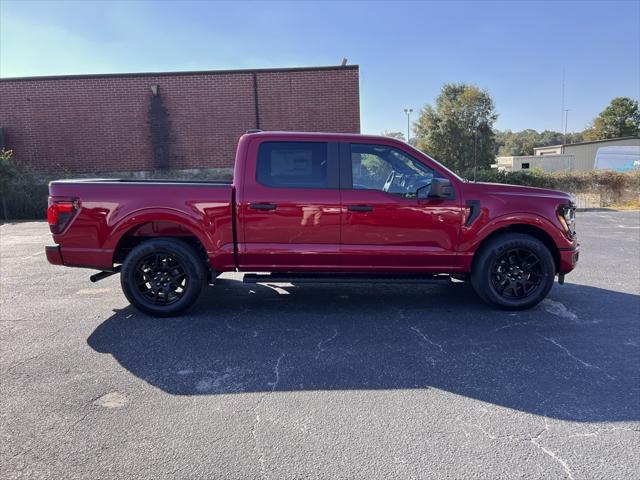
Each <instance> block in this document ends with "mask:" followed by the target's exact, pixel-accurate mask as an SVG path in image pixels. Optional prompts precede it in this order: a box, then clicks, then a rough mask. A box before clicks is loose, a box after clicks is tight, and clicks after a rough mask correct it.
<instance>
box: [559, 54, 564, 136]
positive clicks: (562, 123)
mask: <svg viewBox="0 0 640 480" xmlns="http://www.w3.org/2000/svg"><path fill="white" fill-rule="evenodd" d="M563 125H564V67H562V107H561V108H560V129H562V127H563Z"/></svg>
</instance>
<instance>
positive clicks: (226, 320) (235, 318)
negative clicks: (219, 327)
mask: <svg viewBox="0 0 640 480" xmlns="http://www.w3.org/2000/svg"><path fill="white" fill-rule="evenodd" d="M245 313H247V310H242V311H240V312H238V313H237V314H235V315H234V316H233V317H232V318H231V319H228V318H225V319H224V323H225V325H226V326H227V329H228V330H230V331H232V332H239V333H251V334H252V335H253V336H254V337H257V336H258V331H257V330H251V329H247V328H238V327H234V326H233V325H231V322H235V321H236V320H238V319H239V318H240V317H241V316H242V315H243V314H245Z"/></svg>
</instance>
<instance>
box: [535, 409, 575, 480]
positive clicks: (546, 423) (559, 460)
mask: <svg viewBox="0 0 640 480" xmlns="http://www.w3.org/2000/svg"><path fill="white" fill-rule="evenodd" d="M543 418H544V428H543V429H542V430H540V432H538V433H537V434H536V435H534V436H533V437H531V438H530V439H529V441H530V442H531V443H533V444H534V445H535V446H536V448H537V449H538V450H541V451H542V452H544V453H545V454H546V455H547V456H549V457H551V458H552V459H554V460H555V461H556V462H557V463H559V464H560V465H562V468H563V469H564V472H565V473H566V474H567V478H568V479H569V480H574V477H573V473H572V472H571V469H570V468H569V464H568V463H567V461H566V460H565V459H564V458H562V457H561V456H560V455H558V454H557V453H556V452H554V451H553V450H551V449H550V448H547V447H545V446H544V445H542V444H541V443H540V437H541V436H542V435H544V434H545V433H547V432H548V431H549V421H548V419H547V417H546V416H545V417H543Z"/></svg>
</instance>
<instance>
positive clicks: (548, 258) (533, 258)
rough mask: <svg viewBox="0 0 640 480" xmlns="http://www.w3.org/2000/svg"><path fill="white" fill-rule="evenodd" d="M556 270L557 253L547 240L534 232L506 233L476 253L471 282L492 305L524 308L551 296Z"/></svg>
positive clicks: (515, 308)
mask: <svg viewBox="0 0 640 480" xmlns="http://www.w3.org/2000/svg"><path fill="white" fill-rule="evenodd" d="M555 273H556V268H555V262H554V260H553V256H552V255H551V252H550V251H549V249H548V248H547V247H546V245H545V244H544V243H542V242H541V241H540V240H538V239H537V238H535V237H532V236H530V235H525V234H521V233H505V234H502V235H499V236H497V237H495V238H492V239H491V240H490V241H489V242H488V243H487V244H486V245H483V246H482V247H481V248H480V250H479V251H478V252H477V253H476V256H475V258H474V261H473V267H472V269H471V284H472V285H473V289H474V290H475V291H476V293H477V294H478V296H479V297H480V298H482V300H484V301H485V302H487V303H488V304H490V305H494V306H496V307H499V308H502V309H505V310H524V309H527V308H531V307H533V306H534V305H537V304H538V303H539V302H540V301H541V300H542V299H544V298H545V297H546V296H547V294H548V293H549V291H550V290H551V287H553V282H554V279H555Z"/></svg>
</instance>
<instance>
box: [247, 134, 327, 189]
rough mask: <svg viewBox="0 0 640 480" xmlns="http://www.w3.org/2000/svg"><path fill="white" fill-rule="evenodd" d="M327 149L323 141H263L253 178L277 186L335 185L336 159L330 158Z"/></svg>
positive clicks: (310, 186) (264, 183)
mask: <svg viewBox="0 0 640 480" xmlns="http://www.w3.org/2000/svg"><path fill="white" fill-rule="evenodd" d="M327 151H328V148H327V143H326V142H264V143H262V144H261V145H260V149H259V151H258V163H257V181H258V183H261V184H262V185H265V186H268V187H277V188H335V182H334V181H332V178H333V177H334V171H335V169H336V167H337V158H336V159H334V160H335V162H334V161H330V159H329V158H328V155H327ZM334 164H335V165H334Z"/></svg>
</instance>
